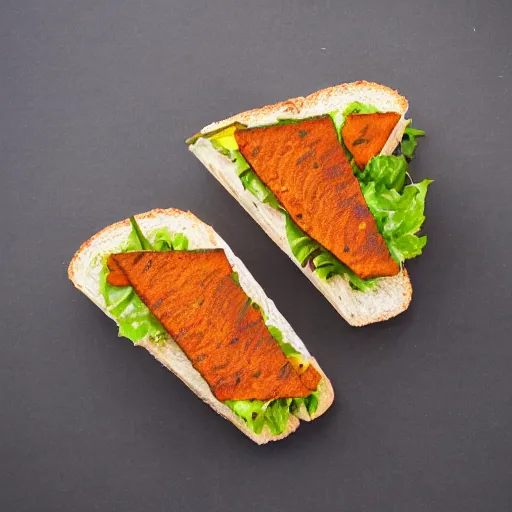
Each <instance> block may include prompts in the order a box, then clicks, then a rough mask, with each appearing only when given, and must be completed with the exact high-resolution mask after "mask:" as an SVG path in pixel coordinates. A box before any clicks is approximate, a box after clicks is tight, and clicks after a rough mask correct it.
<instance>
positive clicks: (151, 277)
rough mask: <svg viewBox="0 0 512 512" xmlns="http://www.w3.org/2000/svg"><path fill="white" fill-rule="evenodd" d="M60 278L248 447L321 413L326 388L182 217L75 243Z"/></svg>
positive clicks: (261, 301)
mask: <svg viewBox="0 0 512 512" xmlns="http://www.w3.org/2000/svg"><path fill="white" fill-rule="evenodd" d="M68 275H69V278H70V279H71V281H72V282H73V284H74V285H75V286H76V287H77V288H78V289H79V290H81V291H82V292H84V293H85V295H87V297H89V298H90V299H91V300H92V301H93V302H94V303H95V304H96V305H97V306H99V307H100V308H101V309H102V310H103V312H104V313H105V314H107V315H108V316H109V317H111V318H112V319H113V320H115V321H116V323H117V324H118V326H119V334H120V335H121V336H125V337H127V338H129V339H130V340H131V341H132V342H133V343H134V344H135V345H140V346H142V347H144V348H146V349H147V350H148V351H149V352H150V353H151V354H153V356H154V357H155V358H156V359H158V360H159V361H160V362H161V363H162V364H163V365H165V366H166V367H167V368H168V369H169V370H171V371H172V372H173V373H175V374H176V375H177V376H178V377H179V378H180V379H181V380H182V381H183V382H184V383H185V384H186V385H187V386H188V387H189V388H190V389H191V390H192V391H194V393H195V394H196V395H197V396H198V397H200V398H201V399H202V400H204V401H205V402H206V403H208V404H209V405H210V406H211V407H212V408H213V409H215V411H216V412H218V413H219V414H220V415H221V416H224V417H225V418H226V419H228V420H229V421H231V422H232V423H233V424H234V425H235V426H236V427H238V428H239V429H240V430H241V431H242V432H243V433H244V434H246V435H247V436H248V437H250V438H251V439H252V440H253V441H255V442H256V443H258V444H263V443H266V442H268V441H274V440H278V439H282V438H283V437H286V436H287V435H289V434H290V433H292V432H293V431H295V430H296V429H297V427H298V426H299V421H300V420H304V421H310V420H312V419H314V418H317V417H318V416H320V415H321V414H323V413H324V412H325V411H326V410H327V409H328V408H329V407H330V405H331V403H332V401H333V398H334V393H333V390H332V387H331V384H330V382H329V380H328V379H327V377H326V376H325V374H324V373H323V372H322V370H321V369H320V367H319V366H318V364H317V362H316V360H315V359H314V358H313V357H311V355H310V354H309V352H308V351H307V349H306V347H305V346H304V344H303V343H302V341H301V340H300V339H299V338H298V336H297V335H296V334H295V332H294V331H293V329H292V328H291V327H290V325H289V324H288V322H287V321H286V320H285V319H284V318H283V316H282V315H281V314H280V313H279V311H278V310H277V309H276V307H275V305H274V303H273V302H272V301H271V300H270V299H268V298H267V296H266V295H265V293H264V291H263V290H262V288H261V287H260V286H259V285H258V283H257V282H256V281H255V280H254V278H253V277H252V276H251V274H250V273H249V271H248V270H247V268H246V267H245V266H244V265H243V263H242V262H241V261H240V260H239V259H238V258H237V257H236V256H235V255H234V254H233V252H232V251H231V250H230V248H229V247H228V246H227V245H226V243H225V242H224V241H223V240H222V239H221V238H220V237H219V235H217V233H216V232H215V231H214V230H213V229H212V228H211V227H210V226H208V225H206V224H204V223H203V222H201V221H200V220H199V219H198V218H197V217H195V216H194V215H192V214H191V213H188V212H182V211H179V210H173V209H170V210H152V211H150V212H148V213H144V214H141V215H137V216H136V217H132V218H131V219H130V220H128V219H127V220H125V221H122V222H118V223H117V224H113V225H111V226H109V227H107V228H105V229H103V230H102V231H100V232H99V233H97V234H96V235H94V236H93V237H92V238H91V239H89V240H88V241H87V242H85V243H84V244H83V245H82V247H81V248H80V249H79V250H78V252H77V253H76V254H75V256H74V257H73V259H72V261H71V263H70V265H69V269H68Z"/></svg>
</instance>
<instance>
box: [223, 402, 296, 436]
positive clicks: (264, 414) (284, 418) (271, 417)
mask: <svg viewBox="0 0 512 512" xmlns="http://www.w3.org/2000/svg"><path fill="white" fill-rule="evenodd" d="M224 403H225V404H226V405H227V406H228V407H229V408H230V409H231V410H232V411H233V412H234V413H235V414H236V415H237V416H240V417H241V418H243V419H244V420H245V422H246V423H247V426H248V427H249V428H250V429H251V430H252V431H253V432H255V433H256V434H261V431H262V430H263V427H264V426H265V425H268V427H269V429H270V432H271V433H272V434H273V435H279V434H282V433H283V432H284V431H285V430H286V426H287V425H288V418H289V417H290V405H291V403H292V399H291V398H278V399H277V400H269V401H266V402H264V401H262V400H226V401H225V402H224Z"/></svg>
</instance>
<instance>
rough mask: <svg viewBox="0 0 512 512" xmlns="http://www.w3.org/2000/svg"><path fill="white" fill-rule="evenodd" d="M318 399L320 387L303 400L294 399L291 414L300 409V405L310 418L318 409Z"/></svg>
mask: <svg viewBox="0 0 512 512" xmlns="http://www.w3.org/2000/svg"><path fill="white" fill-rule="evenodd" d="M319 397H320V385H319V386H318V389H317V390H316V391H313V393H311V394H310V395H308V396H306V397H304V398H294V399H293V402H292V405H291V408H290V409H291V411H292V412H295V410H296V409H298V408H300V406H301V405H304V407H305V408H306V410H307V411H308V414H309V415H310V416H313V414H315V412H316V410H317V409H318V401H319Z"/></svg>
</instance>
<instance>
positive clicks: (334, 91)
mask: <svg viewBox="0 0 512 512" xmlns="http://www.w3.org/2000/svg"><path fill="white" fill-rule="evenodd" d="M347 95H348V96H350V95H354V96H355V97H356V96H357V97H358V98H362V100H363V101H361V99H360V100H359V101H361V102H364V98H365V97H369V98H371V97H372V96H381V97H382V96H385V97H386V104H387V105H388V110H389V111H394V112H398V113H399V114H400V115H401V116H403V115H404V114H405V113H406V112H407V109H408V108H409V103H408V102H407V99H406V98H405V97H404V96H401V95H400V94H399V92H398V91H395V90H394V89H391V88H390V87H386V86H385V85H381V84H376V83H374V82H367V81H366V80H360V81H358V82H352V83H348V84H340V85H335V86H333V87H327V88H326V89H321V90H319V91H316V92H314V93H312V94H310V95H309V96H305V97H304V96H299V97H297V98H290V99H288V100H286V101H280V102H278V103H274V104H272V105H265V106H263V107H260V108H254V109H251V110H246V111H245V112H240V113H239V114H235V115H234V116H231V117H228V118H226V119H223V120H222V121H217V122H214V123H211V124H209V125H208V126H205V127H204V128H203V129H202V130H201V133H209V132H211V131H213V130H218V129H219V128H222V127H224V126H228V125H230V124H232V123H234V122H238V123H242V124H245V125H247V126H251V127H252V126H258V125H262V124H266V123H268V122H272V119H274V118H275V120H277V119H278V118H290V119H294V118H300V117H307V116H309V115H313V114H310V113H309V112H310V111H315V110H317V109H318V108H320V109H323V113H324V114H325V113H327V112H329V111H330V110H334V108H331V109H329V105H331V104H332V103H334V102H335V101H336V99H337V98H338V97H340V96H347ZM354 101H356V100H355V99H354Z"/></svg>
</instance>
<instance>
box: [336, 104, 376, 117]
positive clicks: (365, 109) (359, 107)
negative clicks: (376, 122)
mask: <svg viewBox="0 0 512 512" xmlns="http://www.w3.org/2000/svg"><path fill="white" fill-rule="evenodd" d="M378 111H379V109H378V108H377V107H374V106H373V105H368V104H367V103H361V102H359V101H353V102H352V103H349V104H348V105H347V106H346V107H345V110H343V116H344V117H347V116H349V115H350V114H375V112H378Z"/></svg>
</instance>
